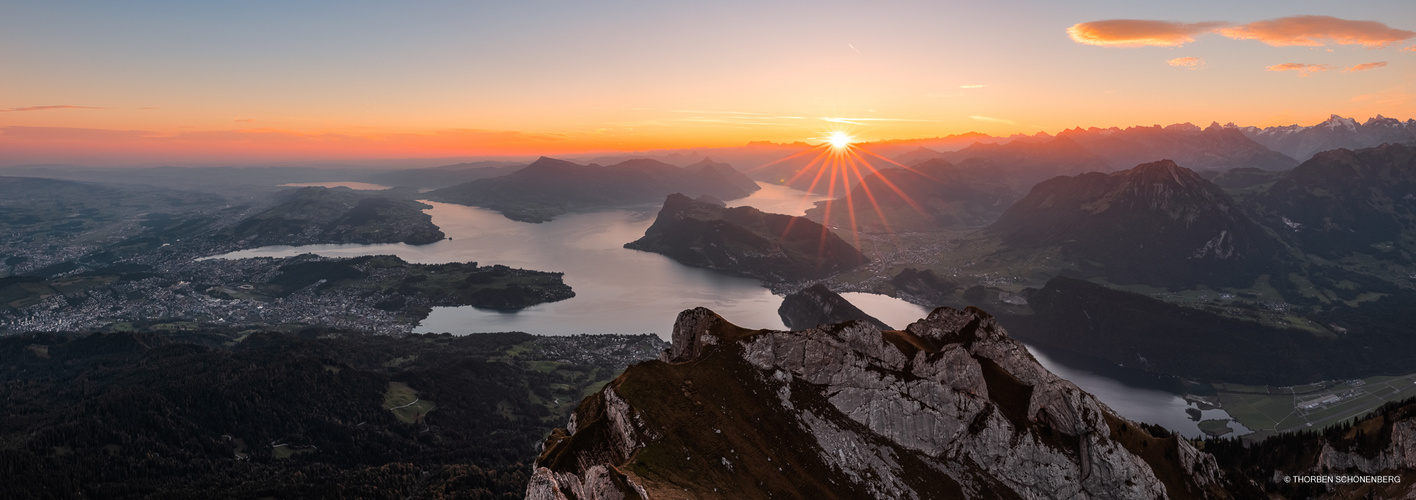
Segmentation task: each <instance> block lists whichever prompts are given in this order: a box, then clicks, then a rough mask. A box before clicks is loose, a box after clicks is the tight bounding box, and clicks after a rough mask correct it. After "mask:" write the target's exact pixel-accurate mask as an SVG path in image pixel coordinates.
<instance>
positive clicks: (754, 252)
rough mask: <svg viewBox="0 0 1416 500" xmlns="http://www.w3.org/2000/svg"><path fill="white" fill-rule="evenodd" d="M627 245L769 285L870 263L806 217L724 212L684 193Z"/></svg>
mask: <svg viewBox="0 0 1416 500" xmlns="http://www.w3.org/2000/svg"><path fill="white" fill-rule="evenodd" d="M624 247H625V248H631V249H634V250H643V251H646V252H655V253H660V254H664V255H666V256H668V257H670V258H672V259H674V260H677V261H679V262H682V263H684V264H686V265H690V266H695V267H704V268H708V269H714V270H718V271H723V272H726V273H730V274H737V275H741V276H748V277H752V278H757V279H761V280H764V281H771V282H778V281H793V280H802V279H813V278H822V277H826V276H830V275H833V274H836V273H839V272H842V271H846V270H849V269H851V268H854V267H856V266H859V265H861V264H864V263H866V262H867V261H868V260H869V259H867V258H866V257H865V255H862V254H861V253H860V251H859V250H856V249H855V247H852V246H851V245H850V244H849V243H846V242H845V241H844V240H842V239H841V238H840V237H838V236H836V235H835V234H834V233H832V232H830V231H827V230H826V228H824V227H822V226H821V225H820V224H817V223H815V222H812V221H810V220H807V219H806V218H803V217H793V216H790V215H781V214H769V213H765V212H762V211H760V210H757V209H755V208H752V207H736V208H725V207H723V206H722V205H718V204H715V203H710V202H706V201H698V200H693V199H690V198H689V197H687V196H684V195H682V194H672V195H669V197H668V198H667V199H666V200H664V208H663V209H662V210H660V211H659V216H658V218H657V219H655V220H654V224H653V225H651V226H649V229H647V230H645V231H644V237H643V238H640V239H638V240H635V241H632V242H630V243H627V244H625V245H624Z"/></svg>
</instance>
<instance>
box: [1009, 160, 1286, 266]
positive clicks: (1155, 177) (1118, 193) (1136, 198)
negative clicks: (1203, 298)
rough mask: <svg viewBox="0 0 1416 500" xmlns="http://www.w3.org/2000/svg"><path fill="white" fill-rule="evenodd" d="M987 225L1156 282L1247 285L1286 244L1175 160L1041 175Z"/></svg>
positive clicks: (1017, 241)
mask: <svg viewBox="0 0 1416 500" xmlns="http://www.w3.org/2000/svg"><path fill="white" fill-rule="evenodd" d="M985 234H989V235H993V236H996V237H998V238H1000V239H1001V240H1002V242H1003V243H1005V244H1006V245H1008V246H1011V247H1013V248H1021V249H1042V248H1056V249H1058V250H1060V251H1061V252H1062V255H1063V256H1064V257H1066V258H1069V259H1072V260H1075V261H1076V262H1077V263H1078V264H1079V266H1081V267H1082V270H1083V272H1085V273H1096V274H1100V275H1105V276H1107V277H1109V278H1111V279H1112V280H1115V281H1117V282H1121V283H1146V284H1152V285H1159V286H1175V285H1182V284H1192V283H1196V282H1202V283H1206V284H1210V285H1221V286H1247V285H1249V284H1251V283H1252V282H1253V280H1254V279H1255V277H1256V276H1257V275H1259V274H1262V273H1264V272H1266V271H1267V270H1268V269H1269V267H1270V265H1271V264H1272V263H1273V261H1274V259H1275V256H1276V255H1277V254H1278V253H1279V251H1280V250H1281V249H1282V247H1283V245H1282V243H1281V242H1280V241H1278V240H1277V239H1276V238H1275V237H1273V236H1272V235H1270V234H1269V233H1268V232H1266V231H1264V229H1263V228H1262V227H1260V226H1259V225H1258V224H1256V223H1255V222H1254V221H1253V220H1251V219H1250V218H1249V217H1248V216H1246V215H1244V213H1243V212H1241V211H1240V210H1239V207H1238V205H1237V204H1236V203H1235V202H1234V201H1233V200H1231V199H1230V198H1229V196H1228V195H1226V194H1225V193H1224V191H1223V190H1222V189H1220V187H1219V186H1216V185H1214V183H1211V182H1209V181H1207V180H1205V179H1204V178H1202V177H1200V176H1199V175H1198V174H1196V173H1195V172H1193V171H1191V170H1190V169H1187V168H1184V167H1180V166H1178V165H1176V164H1175V162H1173V161H1170V160H1163V161H1158V162H1153V163H1147V164H1144V165H1139V166H1137V167H1135V168H1132V169H1129V170H1123V171H1120V172H1115V173H1111V174H1102V173H1088V174H1082V175H1078V176H1074V177H1058V178H1055V179H1051V180H1048V181H1045V182H1042V183H1040V184H1038V185H1037V186H1035V187H1034V188H1033V189H1032V191H1031V192H1029V193H1028V195H1027V196H1026V197H1024V198H1023V199H1022V200H1019V201H1018V202H1017V203H1016V204H1014V205H1013V206H1012V207H1011V208H1009V209H1008V210H1007V211H1006V212H1004V213H1003V215H1002V216H1001V217H999V219H998V221H997V222H994V223H993V224H992V225H990V226H989V227H988V228H987V229H986V230H985Z"/></svg>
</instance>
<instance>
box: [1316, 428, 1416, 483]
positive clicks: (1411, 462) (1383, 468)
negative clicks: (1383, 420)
mask: <svg viewBox="0 0 1416 500" xmlns="http://www.w3.org/2000/svg"><path fill="white" fill-rule="evenodd" d="M1313 470H1318V471H1323V470H1334V471H1357V472H1361V473H1363V474H1372V475H1375V474H1381V473H1383V472H1392V471H1409V470H1416V420H1404V421H1401V422H1397V423H1396V424H1395V425H1393V426H1392V427H1391V440H1390V442H1389V443H1388V444H1387V447H1386V448H1385V449H1383V450H1381V451H1380V452H1379V453H1377V454H1376V455H1375V456H1363V455H1362V454H1361V453H1357V452H1353V451H1338V450H1337V449H1336V448H1333V446H1332V444H1331V443H1324V444H1323V451H1322V452H1321V453H1319V454H1318V462H1317V465H1315V466H1314V467H1313Z"/></svg>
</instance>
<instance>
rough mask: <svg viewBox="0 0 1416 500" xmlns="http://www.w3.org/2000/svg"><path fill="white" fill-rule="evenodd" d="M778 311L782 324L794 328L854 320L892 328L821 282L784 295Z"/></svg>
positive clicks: (883, 328) (888, 328) (803, 328)
mask: <svg viewBox="0 0 1416 500" xmlns="http://www.w3.org/2000/svg"><path fill="white" fill-rule="evenodd" d="M777 314H778V315H779V316H781V317H782V323H784V324H786V325H787V328H790V329H793V330H805V329H807V328H811V327H814V326H817V325H825V324H830V323H844V322H846V321H852V320H859V321H864V322H866V323H870V324H872V325H875V327H876V328H880V329H881V330H891V329H892V328H890V327H889V326H887V325H886V324H885V323H883V322H881V321H880V320H878V319H875V318H874V317H873V316H871V315H869V314H866V313H865V311H862V310H860V308H859V307H856V306H855V304H852V303H851V302H850V301H848V300H846V298H845V297H842V296H841V294H839V293H836V292H833V291H831V289H830V288H826V285H823V284H820V283H817V284H815V285H811V286H809V287H807V288H805V289H803V290H801V291H799V292H797V293H793V294H791V295H787V296H786V297H784V298H782V306H781V307H778V308H777Z"/></svg>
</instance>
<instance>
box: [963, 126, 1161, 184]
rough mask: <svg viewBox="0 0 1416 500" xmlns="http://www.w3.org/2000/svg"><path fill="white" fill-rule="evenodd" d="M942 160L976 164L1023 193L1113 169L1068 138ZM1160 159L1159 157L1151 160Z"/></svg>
mask: <svg viewBox="0 0 1416 500" xmlns="http://www.w3.org/2000/svg"><path fill="white" fill-rule="evenodd" d="M943 158H944V159H946V160H948V161H950V162H953V163H956V164H959V165H965V164H969V165H975V166H976V167H977V168H979V169H981V170H984V171H985V173H986V174H987V175H988V176H990V177H993V178H995V179H998V180H999V181H1001V182H1002V183H1004V184H1006V185H1007V186H1008V187H1009V188H1011V189H1013V190H1014V191H1017V192H1020V193H1026V192H1027V191H1028V190H1029V189H1032V187H1033V185H1034V184H1037V183H1039V182H1042V181H1044V180H1047V179H1051V178H1053V177H1056V176H1059V175H1076V174H1080V173H1084V172H1107V171H1111V170H1114V169H1113V168H1112V166H1111V164H1110V163H1108V162H1107V160H1105V159H1103V158H1102V157H1100V156H1098V155H1096V154H1094V153H1092V152H1091V151H1089V150H1088V149H1087V148H1085V147H1083V146H1082V145H1081V144H1079V143H1078V142H1077V141H1074V140H1072V139H1071V138H1067V137H1055V138H1054V137H1048V138H1042V139H1021V140H1015V141H1012V142H1009V143H1006V144H985V143H979V144H974V145H972V146H969V147H967V148H964V149H961V150H958V151H955V152H952V153H945V154H944V155H943ZM1157 159H1160V158H1159V157H1157V158H1152V160H1157ZM970 161H973V162H975V163H969V162H970ZM1132 165H1135V163H1132Z"/></svg>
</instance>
